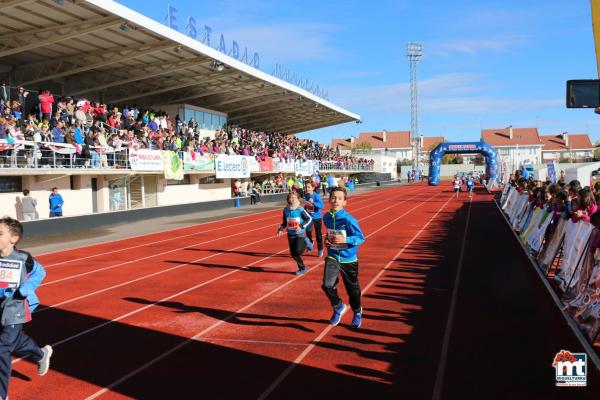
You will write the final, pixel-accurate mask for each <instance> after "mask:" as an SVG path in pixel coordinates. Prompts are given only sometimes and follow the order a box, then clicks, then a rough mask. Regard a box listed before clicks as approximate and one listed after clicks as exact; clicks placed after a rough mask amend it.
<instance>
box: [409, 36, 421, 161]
mask: <svg viewBox="0 0 600 400" xmlns="http://www.w3.org/2000/svg"><path fill="white" fill-rule="evenodd" d="M406 56H407V57H408V61H409V63H410V134H411V135H412V137H413V144H412V145H413V169H415V170H416V169H418V168H419V164H418V160H417V157H418V153H419V147H418V145H417V143H418V142H417V140H418V137H419V101H418V94H417V93H418V89H417V86H418V84H417V83H418V81H417V63H418V62H419V60H420V59H421V57H423V44H422V43H415V42H408V43H407V44H406Z"/></svg>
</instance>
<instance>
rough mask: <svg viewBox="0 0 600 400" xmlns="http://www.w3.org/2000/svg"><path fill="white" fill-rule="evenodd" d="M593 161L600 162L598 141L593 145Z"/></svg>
mask: <svg viewBox="0 0 600 400" xmlns="http://www.w3.org/2000/svg"><path fill="white" fill-rule="evenodd" d="M594 160H600V140H597V141H596V143H594Z"/></svg>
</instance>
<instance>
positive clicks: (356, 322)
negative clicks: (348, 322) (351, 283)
mask: <svg viewBox="0 0 600 400" xmlns="http://www.w3.org/2000/svg"><path fill="white" fill-rule="evenodd" d="M361 325H362V307H361V309H360V311H359V312H355V313H354V318H352V327H353V328H360V326H361Z"/></svg>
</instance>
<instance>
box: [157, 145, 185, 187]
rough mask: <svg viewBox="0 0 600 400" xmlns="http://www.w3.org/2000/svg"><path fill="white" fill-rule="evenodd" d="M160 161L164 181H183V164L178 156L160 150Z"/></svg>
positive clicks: (171, 152) (168, 151) (172, 152)
mask: <svg viewBox="0 0 600 400" xmlns="http://www.w3.org/2000/svg"><path fill="white" fill-rule="evenodd" d="M162 160H163V167H164V172H165V179H168V180H176V181H181V180H183V162H181V158H179V155H178V154H177V153H176V152H174V151H170V150H162Z"/></svg>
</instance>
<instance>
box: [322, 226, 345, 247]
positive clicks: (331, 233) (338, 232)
mask: <svg viewBox="0 0 600 400" xmlns="http://www.w3.org/2000/svg"><path fill="white" fill-rule="evenodd" d="M327 236H328V237H329V242H331V241H332V240H333V238H334V237H340V236H341V237H343V238H344V241H346V231H345V230H343V229H327ZM329 248H330V249H333V250H344V249H347V248H348V244H347V243H342V244H333V243H332V244H331V246H329Z"/></svg>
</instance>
